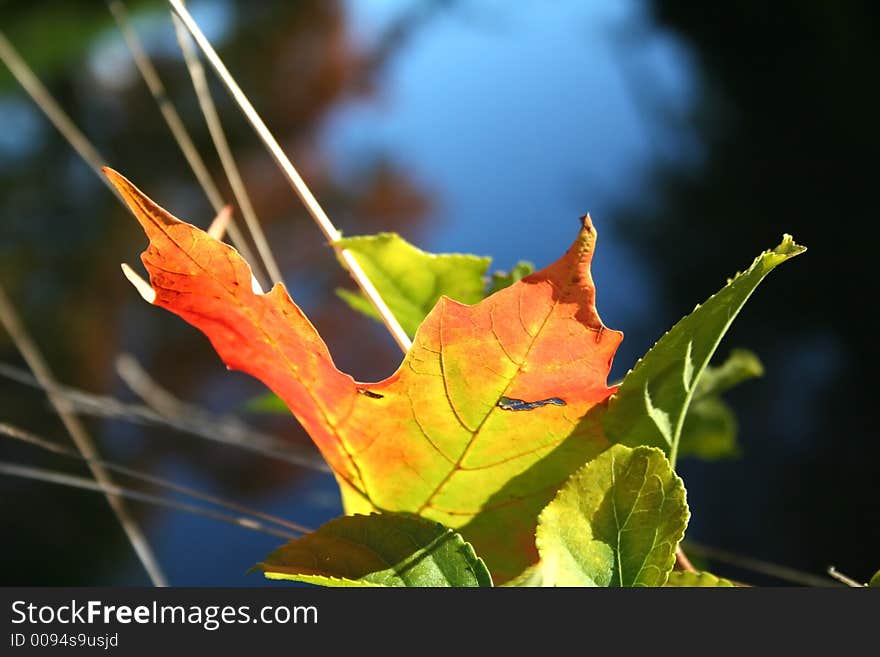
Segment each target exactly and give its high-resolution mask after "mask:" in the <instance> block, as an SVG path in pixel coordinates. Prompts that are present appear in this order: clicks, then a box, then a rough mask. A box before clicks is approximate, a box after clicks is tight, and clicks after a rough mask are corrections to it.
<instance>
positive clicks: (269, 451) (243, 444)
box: [0, 363, 330, 473]
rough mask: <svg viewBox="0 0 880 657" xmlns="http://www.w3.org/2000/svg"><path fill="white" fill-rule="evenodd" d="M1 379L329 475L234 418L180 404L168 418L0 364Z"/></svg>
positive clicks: (96, 411)
mask: <svg viewBox="0 0 880 657" xmlns="http://www.w3.org/2000/svg"><path fill="white" fill-rule="evenodd" d="M0 376H3V377H5V378H7V379H10V380H12V381H17V382H18V383H22V384H24V385H29V386H32V387H35V388H39V389H40V390H46V391H48V390H51V391H52V392H53V393H54V394H55V395H58V396H61V397H64V398H65V399H66V400H67V401H68V403H69V404H70V406H71V407H72V408H73V409H74V410H75V411H76V412H78V413H80V414H82V415H91V416H94V417H101V418H111V419H115V420H122V421H125V422H133V423H136V424H146V425H156V426H160V427H162V428H165V429H173V430H175V431H180V432H182V433H186V434H190V435H192V436H198V437H199V438H205V439H207V440H212V441H215V442H218V443H220V444H222V445H226V446H229V447H237V448H240V449H246V450H248V451H251V452H254V453H256V454H260V455H261V456H266V457H268V458H272V459H277V460H279V461H284V462H285V463H289V464H290V465H296V466H299V467H303V468H308V469H309V470H314V471H316V472H324V473H329V472H330V467H329V466H328V465H327V463H326V462H325V461H324V460H323V459H322V458H321V457H320V455H318V454H317V453H316V452H314V451H313V450H311V449H308V448H306V447H304V446H300V445H295V444H292V443H290V442H289V441H285V440H281V439H278V438H276V437H275V436H272V435H271V434H266V433H261V432H259V431H256V430H255V429H253V428H252V427H249V426H248V425H246V424H245V423H243V422H242V421H241V420H240V419H239V418H237V417H235V416H233V415H224V416H217V415H214V414H212V413H210V412H208V411H206V410H205V409H203V408H200V407H198V406H195V405H193V404H188V403H185V402H181V401H179V400H177V401H178V403H179V404H180V415H179V416H175V417H165V416H163V415H161V414H160V413H157V412H156V411H155V410H153V409H151V408H148V407H147V406H144V405H143V404H126V403H123V402H121V401H119V400H118V399H116V398H115V397H109V396H106V395H94V394H91V393H88V392H85V391H84V390H78V389H76V388H70V387H67V386H63V385H60V384H58V385H55V386H52V387H51V388H47V387H45V386H43V385H41V384H40V383H39V382H38V381H37V380H36V379H35V378H34V377H33V376H32V375H30V374H28V373H27V372H25V371H23V370H20V369H18V368H16V367H12V366H10V365H7V364H5V363H0Z"/></svg>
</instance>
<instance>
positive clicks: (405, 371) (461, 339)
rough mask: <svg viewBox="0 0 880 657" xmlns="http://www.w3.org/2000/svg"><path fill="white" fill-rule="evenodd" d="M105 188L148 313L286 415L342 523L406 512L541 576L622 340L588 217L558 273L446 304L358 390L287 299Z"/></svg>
mask: <svg viewBox="0 0 880 657" xmlns="http://www.w3.org/2000/svg"><path fill="white" fill-rule="evenodd" d="M106 173H107V175H108V177H109V178H110V180H111V181H112V182H113V184H114V185H115V186H116V187H117V189H119V191H120V192H121V193H122V195H123V197H124V198H125V199H126V201H127V202H128V204H129V206H130V207H131V208H132V210H133V211H134V213H135V215H136V216H137V218H138V220H139V221H140V223H141V225H142V227H143V228H144V230H145V231H146V233H147V236H148V237H149V238H150V246H149V248H148V249H147V251H145V253H144V255H143V261H144V264H145V266H146V267H147V270H148V271H149V273H150V282H151V285H152V287H153V288H154V290H155V291H156V300H155V302H154V303H155V305H158V306H161V307H164V308H167V309H168V310H170V311H172V312H174V313H176V314H177V315H179V316H181V317H182V318H183V319H185V320H186V321H187V322H189V323H190V324H192V325H193V326H195V327H197V328H199V329H200V330H201V331H202V332H204V333H205V335H206V336H207V337H208V338H209V339H210V341H211V343H212V344H213V346H214V348H215V349H216V350H217V352H218V354H219V355H220V357H221V358H222V359H223V361H224V362H225V363H226V364H227V365H228V366H229V367H230V368H232V369H238V370H242V371H244V372H247V373H249V374H251V375H253V376H255V377H256V378H258V379H260V380H261V381H263V382H264V383H265V384H266V385H267V386H268V387H269V388H270V389H272V390H273V392H275V394H277V395H278V396H279V397H280V398H281V399H283V400H284V402H285V403H286V404H287V405H288V407H289V408H290V410H291V411H292V412H293V414H294V415H295V416H296V418H297V419H298V420H299V421H300V423H301V424H302V425H303V426H304V427H305V429H306V430H307V431H308V433H309V435H310V436H311V437H312V439H313V440H314V442H315V444H316V445H317V446H318V448H319V449H320V450H321V452H322V454H323V455H324V457H325V458H326V459H327V461H328V463H329V464H330V466H331V467H332V469H333V471H334V473H335V475H336V478H337V481H338V482H339V485H340V488H341V490H342V496H343V503H344V506H345V510H346V512H347V513H369V512H371V511H396V512H412V513H416V514H418V515H420V516H423V517H426V518H430V519H432V520H436V521H438V522H441V523H443V524H444V525H446V526H448V527H452V528H454V529H456V530H457V531H459V532H460V533H461V534H462V536H463V537H464V538H465V540H467V541H470V542H471V543H472V544H473V546H474V548H475V549H476V552H477V554H478V555H480V556H481V557H482V558H483V559H485V561H486V563H487V564H488V566H489V568H490V570H491V571H492V574H493V577H494V578H495V581H496V582H498V583H500V582H503V581H505V580H506V579H509V578H510V577H513V576H515V575H517V574H519V573H520V572H521V571H522V570H523V569H524V568H525V567H526V566H528V565H530V564H531V563H534V562H535V561H536V559H537V554H536V552H535V547H534V535H535V526H536V523H537V517H538V514H539V513H540V511H541V509H542V508H543V507H544V506H545V505H546V504H547V503H548V502H549V501H550V500H551V499H552V498H553V496H554V494H555V493H556V491H557V490H558V489H559V487H560V486H561V485H562V484H563V483H564V482H565V480H566V479H567V478H568V476H569V475H570V474H571V473H573V472H574V471H575V470H577V469H578V468H579V467H580V466H582V465H583V464H584V463H585V462H587V461H589V460H590V459H591V458H593V457H594V456H595V455H596V454H598V453H600V452H601V451H602V450H604V449H605V448H606V447H608V442H607V440H606V438H605V436H604V434H603V432H602V429H601V424H600V422H599V420H598V417H597V416H598V415H599V414H600V413H601V412H602V411H604V409H605V402H606V401H607V399H608V397H609V396H610V395H611V393H612V392H613V389H612V388H609V387H608V385H607V376H608V372H609V369H610V367H611V360H612V358H613V356H614V353H615V351H616V349H617V347H618V345H619V344H620V341H621V339H622V334H621V333H619V332H617V331H612V330H609V329H606V328H605V327H604V326H603V325H602V322H601V320H600V319H599V316H598V314H597V313H596V309H595V287H594V285H593V280H592V276H591V274H590V262H591V260H592V257H593V251H594V247H595V243H596V231H595V229H594V228H593V225H592V223H591V221H590V219H589V217H588V216H587V217H584V218H583V220H582V225H581V229H580V231H579V232H578V235H577V238H576V239H575V241H574V244H573V245H572V246H571V248H570V249H569V250H568V251H567V252H566V253H565V255H563V256H562V258H560V259H559V260H558V261H556V262H555V263H553V264H552V265H550V266H549V267H547V268H545V269H543V270H540V271H537V272H535V273H533V274H531V275H530V276H527V277H525V278H523V279H522V280H520V281H518V282H516V283H514V284H513V285H511V286H510V287H507V288H505V289H503V290H500V291H499V292H496V293H495V294H493V295H491V296H489V297H487V298H486V299H484V300H483V301H481V302H479V303H476V304H474V305H470V306H468V305H463V304H460V303H457V302H455V301H452V300H450V299H448V298H445V297H442V298H441V299H440V301H439V302H438V303H437V305H436V306H435V307H434V309H433V310H432V311H431V312H430V313H429V314H428V316H427V318H426V319H425V321H424V322H423V323H422V325H421V326H420V327H419V329H418V331H417V332H416V335H415V339H414V342H413V346H412V348H411V349H410V350H409V352H408V353H407V354H406V357H405V358H404V360H403V362H402V363H401V365H400V367H399V368H398V370H397V371H396V372H395V373H394V374H393V375H391V376H390V377H388V378H387V379H385V380H384V381H380V382H378V383H358V382H356V381H354V379H352V377H351V376H349V375H347V374H344V373H342V372H340V371H339V370H338V369H337V368H336V366H335V365H334V364H333V360H332V358H331V356H330V354H329V351H328V350H327V346H326V345H325V343H324V341H323V340H322V339H321V337H320V336H319V335H318V333H317V331H316V330H315V328H314V327H313V326H312V324H311V323H310V322H309V320H308V318H306V316H305V315H304V314H303V312H302V311H301V310H300V309H299V307H298V306H296V304H295V303H294V302H293V301H292V300H291V299H290V297H289V295H288V294H287V291H286V290H285V289H284V286H283V285H281V284H278V285H276V286H275V287H274V288H273V289H272V290H271V291H270V292H269V293H267V294H260V293H255V292H254V291H253V290H252V287H251V271H250V268H249V266H248V265H247V263H246V262H245V261H244V260H243V259H242V258H241V257H240V256H239V255H238V253H237V252H236V251H235V250H234V249H233V248H232V247H230V246H228V245H226V244H224V243H223V242H220V241H218V240H216V239H214V238H212V237H210V236H208V235H207V234H206V233H204V232H203V231H201V230H199V229H198V228H196V227H194V226H191V225H189V224H185V223H183V222H180V221H179V220H177V219H175V218H174V217H173V216H171V215H170V214H169V213H167V212H166V211H165V210H163V209H162V208H160V207H159V206H157V205H156V204H155V203H153V202H152V201H151V200H150V199H149V198H147V197H146V196H145V195H144V194H143V193H142V192H140V190H138V189H137V188H136V187H134V185H132V184H131V183H130V182H128V181H127V180H126V179H125V178H123V177H122V176H121V175H119V174H118V173H116V172H113V171H112V170H109V169H108V170H106Z"/></svg>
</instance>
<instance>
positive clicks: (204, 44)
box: [168, 0, 412, 352]
mask: <svg viewBox="0 0 880 657" xmlns="http://www.w3.org/2000/svg"><path fill="white" fill-rule="evenodd" d="M168 2H169V3H170V4H171V7H172V8H173V9H174V13H176V14H177V16H178V17H179V18H180V20H181V21H182V22H183V24H184V25H185V26H186V29H187V30H188V31H189V33H190V34H191V35H192V37H193V39H194V40H195V42H196V43H197V44H198V46H199V48H200V49H201V50H202V52H203V53H204V54H205V57H206V58H207V59H208V61H209V62H210V63H211V66H212V67H213V68H214V70H215V71H216V73H217V75H218V76H219V77H220V79H221V80H222V82H223V84H224V85H226V88H227V89H228V90H229V92H230V93H231V94H232V97H233V98H234V99H235V101H236V103H238V106H239V108H240V109H241V111H242V112H243V113H244V115H245V117H246V118H247V119H248V121H249V122H250V123H251V125H252V126H253V128H254V130H255V131H256V133H257V135H258V136H259V137H260V139H261V140H262V141H263V143H264V144H265V146H266V148H268V149H269V153H270V154H271V155H272V157H273V158H274V159H275V162H276V163H277V164H278V166H279V167H280V168H281V171H282V172H283V173H284V175H285V176H286V177H287V180H288V181H289V182H290V184H291V186H292V187H293V189H294V191H295V192H296V193H297V195H298V196H299V198H300V200H302V202H303V204H304V205H305V206H306V209H307V210H308V211H309V214H311V215H312V218H313V219H314V220H315V222H316V223H317V224H318V227H319V228H320V229H321V232H323V233H324V236H325V237H326V238H327V240H328V241H329V242H330V245H331V246H332V247H333V248H334V249H335V250H336V252H337V254H338V255H339V258H340V260H341V261H342V262H343V264H344V265H345V267H346V268H347V269H348V271H349V273H350V274H351V276H352V278H353V279H354V281H355V282H356V283H357V284H358V286H359V287H360V288H361V290H362V291H363V293H364V295H365V296H366V297H367V299H368V300H369V301H370V303H371V304H372V305H373V307H374V308H375V309H376V311H377V312H378V313H379V316H380V317H381V318H382V322H383V323H384V324H385V326H386V327H387V328H388V330H389V331H390V332H391V335H392V337H393V338H394V340H395V341H396V342H397V344H398V345H399V346H400V348H401V349H402V350H403V351H404V352H407V351H408V350H409V348H410V347H411V346H412V341H411V340H410V339H409V336H407V334H406V332H405V331H404V330H403V328H402V327H401V326H400V323H399V322H398V321H397V319H396V318H395V317H394V314H393V313H392V312H391V310H390V309H389V308H388V306H387V305H386V304H385V302H384V301H383V300H382V297H381V295H380V294H379V292H378V291H377V290H376V288H375V286H374V285H373V284H372V282H371V281H370V279H369V278H368V277H367V275H366V273H365V272H364V270H363V269H362V268H361V266H360V264H359V263H358V261H357V260H356V259H355V257H354V255H353V254H352V253H351V252H350V251H348V250H346V249H343V248H341V247H340V246H339V238H340V232H339V231H338V230H337V229H336V227H335V226H334V225H333V222H331V221H330V218H329V217H328V216H327V213H326V212H324V209H323V208H322V207H321V205H320V204H319V203H318V200H317V199H316V198H315V196H314V195H313V194H312V192H311V190H310V189H309V188H308V186H307V185H306V183H305V181H304V180H303V179H302V177H301V176H300V175H299V172H298V171H297V170H296V168H295V167H294V166H293V163H292V162H291V161H290V159H289V158H288V157H287V155H286V154H285V152H284V150H283V149H282V148H281V146H280V144H279V143H278V141H277V140H276V139H275V137H274V136H273V135H272V133H271V132H270V131H269V128H267V127H266V124H265V123H264V122H263V119H261V118H260V115H259V114H257V111H256V110H255V109H254V106H253V105H252V104H251V102H250V101H249V100H248V98H247V96H245V94H244V92H243V91H242V90H241V87H239V86H238V83H237V82H236V81H235V79H234V78H233V77H232V75H230V73H229V70H228V69H227V68H226V66H225V65H224V64H223V61H222V60H221V59H220V57H219V56H218V55H217V52H216V51H215V50H214V48H213V47H212V46H211V44H210V43H209V42H208V39H207V38H206V37H205V35H204V34H203V33H202V31H201V29H200V28H199V26H198V25H197V24H196V22H195V21H194V20H193V18H192V16H191V15H190V13H189V11H187V9H186V7H184V6H183V3H182V2H181V1H180V0H168Z"/></svg>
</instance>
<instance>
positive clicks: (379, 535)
mask: <svg viewBox="0 0 880 657" xmlns="http://www.w3.org/2000/svg"><path fill="white" fill-rule="evenodd" d="M254 569H255V570H261V571H262V572H263V574H264V575H265V576H266V577H267V578H269V579H290V580H296V581H299V582H308V583H311V584H322V585H324V586H349V587H350V586H410V587H413V586H415V587H423V586H492V578H491V576H490V575H489V571H488V570H487V569H486V565H485V564H484V563H483V560H482V559H480V558H479V557H477V556H476V554H474V550H473V548H472V547H471V545H470V544H469V543H466V542H465V541H464V539H463V538H462V537H461V536H460V535H459V534H457V533H456V532H454V531H453V530H451V529H449V528H447V527H444V526H443V525H441V524H440V523H437V522H433V521H431V520H426V519H424V518H419V517H416V516H412V515H406V514H397V513H385V514H371V515H368V516H364V515H354V516H343V517H341V518H336V519H335V520H331V521H330V522H328V523H327V524H325V525H322V526H321V527H320V528H318V529H317V530H316V531H314V532H312V533H311V534H307V535H306V536H303V537H302V538H299V539H296V540H294V541H291V542H290V543H287V544H286V545H283V546H282V547H280V548H278V549H277V550H275V551H274V552H273V553H272V554H270V555H269V556H268V557H267V558H266V560H265V561H263V562H262V563H259V564H257V565H256V566H254Z"/></svg>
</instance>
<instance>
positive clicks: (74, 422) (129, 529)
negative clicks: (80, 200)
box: [0, 286, 168, 586]
mask: <svg viewBox="0 0 880 657" xmlns="http://www.w3.org/2000/svg"><path fill="white" fill-rule="evenodd" d="M0 324H2V325H3V326H4V327H5V328H6V331H7V332H8V333H9V335H10V337H11V338H12V341H13V343H14V344H15V346H16V348H17V349H18V351H19V352H20V353H21V355H22V357H23V358H24V360H25V362H26V363H27V364H28V367H29V368H30V369H31V371H32V372H33V373H34V377H35V378H36V379H37V381H38V382H39V383H40V385H41V386H42V387H43V388H44V389H45V390H46V394H47V395H48V396H49V401H50V402H51V403H52V406H53V407H55V409H56V411H57V412H58V415H59V416H60V418H61V421H62V422H63V424H64V427H65V428H66V429H67V432H68V433H69V434H70V437H71V438H72V439H73V442H74V444H75V445H76V448H77V449H78V450H79V452H80V454H82V455H83V457H85V458H87V459H94V460H98V451H97V449H95V445H94V443H93V442H92V439H91V436H89V434H88V432H87V431H86V429H85V426H84V425H83V424H82V422H80V420H79V418H78V417H77V415H76V414H75V413H74V411H73V409H72V408H71V406H70V404H69V403H68V401H67V399H65V398H64V397H63V396H61V395H57V394H55V393H54V392H52V389H53V388H54V387H55V385H56V382H55V376H54V375H53V374H52V371H51V369H50V368H49V364H48V363H47V362H46V359H45V358H43V354H42V353H41V352H40V350H39V348H38V347H37V345H36V343H35V342H34V341H33V340H32V339H31V337H30V335H29V334H28V332H27V330H26V329H25V327H24V324H22V322H21V320H20V319H19V317H18V313H16V312H15V308H14V307H13V306H12V303H11V302H10V301H9V299H8V298H7V297H6V292H5V291H4V290H3V287H2V286H0ZM88 466H89V470H90V471H91V473H92V476H93V477H94V478H95V482H96V485H98V486H104V487H108V488H109V487H112V485H113V480H112V478H111V477H110V475H109V474H108V473H107V471H106V470H105V469H104V468H103V467H102V466H101V465H99V464H97V463H89V464H88ZM106 497H107V502H108V503H109V504H110V507H111V508H112V509H113V512H114V513H115V514H116V517H117V519H118V520H119V524H120V525H122V528H123V530H124V531H125V533H126V535H127V536H128V540H129V541H130V542H131V545H132V547H133V548H134V550H135V552H136V553H137V555H138V558H139V559H140V560H141V563H142V564H143V566H144V570H146V571H147V574H148V575H149V577H150V580H151V581H152V582H153V585H154V586H167V585H168V582H167V580H166V579H165V575H164V573H163V572H162V569H161V567H160V566H159V563H158V561H157V560H156V557H155V555H154V554H153V550H152V549H151V548H150V545H149V543H148V542H147V539H146V537H145V536H144V534H143V532H142V531H141V528H140V526H139V525H138V523H137V522H136V521H135V519H134V517H133V516H132V515H131V514H130V513H129V511H128V508H127V507H126V506H125V504H124V503H123V501H122V499H121V497H119V496H117V495H113V494H112V493H108V494H107V496H106Z"/></svg>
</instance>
